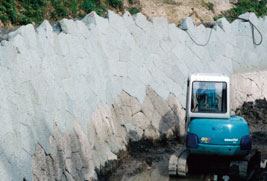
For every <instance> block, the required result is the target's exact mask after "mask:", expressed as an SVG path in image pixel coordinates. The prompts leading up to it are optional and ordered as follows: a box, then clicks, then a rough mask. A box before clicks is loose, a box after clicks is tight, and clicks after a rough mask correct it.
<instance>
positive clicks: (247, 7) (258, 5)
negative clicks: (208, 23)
mask: <svg viewBox="0 0 267 181" xmlns="http://www.w3.org/2000/svg"><path fill="white" fill-rule="evenodd" d="M235 6H236V7H234V8H232V9H230V10H228V11H225V12H223V13H222V14H221V15H219V16H216V17H214V19H215V20H217V19H219V18H221V17H225V18H226V19H227V20H228V21H229V22H232V21H234V20H235V19H236V18H237V17H238V16H239V15H241V14H243V13H246V12H254V13H255V14H256V15H257V16H258V17H262V16H265V15H267V0H239V1H238V3H236V4H235Z"/></svg>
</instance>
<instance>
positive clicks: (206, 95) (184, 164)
mask: <svg viewBox="0 0 267 181" xmlns="http://www.w3.org/2000/svg"><path fill="white" fill-rule="evenodd" d="M230 112H231V110H230V79H229V77H228V76H225V75H222V74H200V73H198V74H192V75H191V76H190V77H189V78H188V81H187V99H186V128H185V129H186V136H185V145H184V146H182V147H180V148H179V149H178V150H176V152H175V153H174V154H172V155H171V156H170V159H169V175H170V176H177V175H178V176H183V177H185V176H187V175H188V173H189V171H190V168H191V167H190V160H192V158H198V157H201V156H205V158H206V160H209V158H210V159H212V158H214V157H213V156H216V158H218V157H221V158H222V160H224V161H225V160H229V161H228V162H227V164H226V166H227V167H228V168H227V169H228V170H229V172H230V173H231V174H233V175H235V176H237V177H239V178H243V179H244V178H248V177H249V174H251V169H252V167H254V166H255V165H258V166H259V165H260V152H259V151H257V150H254V149H252V137H251V135H250V131H249V126H248V123H247V122H246V121H245V120H244V119H243V118H242V117H239V116H235V115H230ZM190 157H191V159H190ZM215 164H216V163H215ZM198 165H200V167H201V164H198ZM214 167H216V165H214Z"/></svg>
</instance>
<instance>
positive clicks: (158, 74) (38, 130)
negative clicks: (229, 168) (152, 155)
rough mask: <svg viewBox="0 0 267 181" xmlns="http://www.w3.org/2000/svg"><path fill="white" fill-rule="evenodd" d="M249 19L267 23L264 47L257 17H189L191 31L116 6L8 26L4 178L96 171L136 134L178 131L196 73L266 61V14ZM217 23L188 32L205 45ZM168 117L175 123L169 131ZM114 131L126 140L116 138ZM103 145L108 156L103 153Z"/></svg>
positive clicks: (0, 56) (203, 37)
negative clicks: (101, 12) (78, 16)
mask: <svg viewBox="0 0 267 181" xmlns="http://www.w3.org/2000/svg"><path fill="white" fill-rule="evenodd" d="M243 17H246V18H249V19H250V20H251V21H252V22H253V23H254V24H255V25H256V26H257V27H258V29H259V30H260V31H261V33H262V35H263V43H262V44H261V45H259V46H255V45H254V44H253V42H252V34H251V31H252V29H251V25H250V24H249V23H247V22H242V21H241V20H236V21H234V22H233V23H231V24H230V23H228V22H227V21H226V20H225V19H220V20H218V21H217V22H216V24H215V26H214V27H213V28H212V29H210V28H205V27H204V26H203V25H200V26H198V27H195V26H194V24H193V22H192V20H191V19H190V18H187V19H186V20H185V22H184V23H183V24H182V25H181V27H182V28H184V29H185V28H187V29H188V30H187V32H188V33H186V32H185V31H184V30H182V29H180V28H177V27H176V26H175V25H174V24H168V22H167V20H166V19H160V18H153V19H152V20H151V21H148V20H147V19H146V18H145V16H143V15H142V14H137V15H135V16H131V15H130V14H129V13H126V14H124V15H123V16H122V17H120V16H118V15H116V14H114V13H113V12H110V11H109V12H108V17H107V19H104V18H101V17H99V16H97V15H96V14H95V13H91V14H89V15H87V16H86V17H85V18H84V19H83V20H81V21H79V20H77V21H74V20H67V19H63V20H62V21H60V22H59V24H60V26H58V27H57V28H53V27H52V26H51V25H50V24H49V22H47V21H44V22H43V23H42V24H41V25H40V26H39V27H38V28H37V29H34V27H33V26H32V25H27V26H22V27H20V28H19V29H18V30H16V31H15V32H11V33H9V34H8V40H4V41H2V42H1V46H0V81H1V83H0V88H1V91H0V100H1V104H0V120H1V121H0V136H1V140H0V178H1V179H3V180H22V179H23V178H25V179H27V180H31V179H33V178H34V179H37V178H39V179H44V178H45V177H43V178H41V175H38V174H40V172H41V171H43V170H45V171H44V172H45V173H43V174H44V175H45V176H46V177H53V178H61V179H63V178H64V179H71V178H73V179H76V180H79V179H82V178H83V179H85V178H86V179H93V178H96V174H95V172H94V167H96V168H101V165H102V166H103V164H105V161H107V160H114V159H116V153H118V151H119V150H120V149H122V150H123V149H125V145H127V141H129V139H140V137H149V136H148V135H150V136H151V135H152V138H154V139H157V138H158V137H160V136H161V135H162V134H164V135H171V134H173V133H174V132H175V131H173V126H174V124H176V125H179V126H178V130H179V129H180V128H181V127H182V126H183V121H182V120H183V118H182V117H183V114H184V110H183V108H182V107H184V106H185V98H186V97H185V93H186V90H185V88H186V86H185V85H186V84H185V83H186V78H187V77H188V75H190V73H196V72H213V73H218V72H220V73H224V74H227V75H232V74H233V73H235V74H241V73H242V74H243V73H247V72H250V71H256V70H257V71H263V70H265V69H266V68H267V63H266V62H267V51H266V49H267V41H266V40H267V18H266V17H264V18H256V17H255V15H254V14H244V15H243ZM210 31H212V32H211V36H210V40H209V42H208V44H207V46H198V45H196V44H195V43H194V42H193V41H192V39H191V38H190V36H189V34H190V35H191V37H193V39H194V40H195V41H197V42H198V43H202V44H203V43H205V42H206V41H207V40H208V39H209V35H210ZM255 39H256V41H259V35H258V34H257V32H256V31H255ZM264 75H265V74H264ZM264 75H263V78H262V79H261V81H263V80H265V77H266V76H264ZM248 77H250V76H249V75H248ZM255 79H257V80H258V78H257V76H256V77H255ZM236 80H239V79H236ZM238 83H239V82H238V81H237V82H235V84H233V86H235V85H238ZM243 87H244V86H243ZM243 87H242V88H243ZM234 90H236V91H240V87H238V86H237V87H235V88H234ZM242 91H244V92H246V90H242ZM124 94H125V95H126V96H125V95H124ZM151 96H152V97H151ZM170 96H171V98H170ZM261 96H266V94H265V93H264V95H261ZM122 97H123V98H122ZM129 97H131V98H129ZM234 97H236V96H234ZM118 98H119V99H120V101H119V103H118V101H117V102H116V99H118ZM128 99H129V100H131V101H130V102H127V101H126V100H128ZM236 99H238V103H242V101H243V98H236ZM151 100H153V101H154V102H153V101H151ZM244 100H245V99H244ZM125 101H126V102H127V103H123V104H122V102H125ZM114 105H118V108H116V107H114ZM122 105H126V106H122ZM174 105H175V106H174ZM173 106H174V107H173ZM236 106H238V105H235V107H236ZM127 107H128V108H127ZM129 107H130V108H129ZM124 108H125V109H124ZM133 108H134V110H135V111H133V110H132V109H133ZM129 109H130V110H131V111H130V110H129ZM114 110H117V111H118V110H120V111H121V113H119V115H122V118H123V124H119V125H117V126H112V125H113V124H114V125H115V124H118V123H120V121H119V120H120V118H119V116H118V114H115V113H113V112H114ZM136 110H137V111H136ZM151 112H152V113H151ZM133 113H139V114H137V116H139V117H138V118H136V119H135V118H134V116H135V114H133ZM105 115H109V116H105ZM127 115H130V116H128V117H129V118H128V119H127ZM106 117H107V118H106ZM179 117H180V119H179ZM108 118H110V119H108ZM111 120H112V121H111ZM140 120H141V122H139V123H140V124H142V123H143V122H145V125H143V126H144V127H142V129H141V128H140V124H139V123H138V121H140ZM142 120H145V121H143V122H142ZM160 120H163V122H166V120H171V124H169V123H168V122H169V121H167V123H166V124H163V125H164V129H162V130H164V131H162V130H160V129H161V127H160V125H162V124H161V123H162V122H161V121H160ZM153 121H156V122H153ZM128 123H129V124H128ZM55 125H57V126H55ZM148 128H150V129H148ZM116 129H118V130H117V131H115V130H116ZM119 129H123V131H119ZM175 129H177V128H175ZM54 130H57V131H54ZM146 130H148V131H147V132H146ZM151 130H153V131H151ZM180 131H181V130H180ZM180 131H178V132H179V134H181V135H182V133H181V132H180ZM145 132H146V133H145ZM63 133H64V134H63ZM119 133H121V134H122V135H120V134H119ZM102 134H103V135H102ZM52 135H54V136H53V137H51V136H52ZM111 135H113V136H114V138H115V137H116V138H118V137H119V138H118V139H117V140H116V141H114V140H113V139H112V140H111V141H107V139H108V138H109V137H112V136H111ZM157 136H158V137H157ZM96 138H97V140H99V141H95V139H96ZM112 138H113V137H112ZM64 140H65V141H64ZM71 140H72V141H71ZM86 142H87V143H86ZM88 142H89V143H88ZM81 143H82V144H81ZM101 143H104V144H103V145H104V146H103V145H101ZM70 145H72V147H70ZM73 145H74V146H73ZM79 145H80V146H79ZM81 145H83V146H81ZM97 145H98V147H97ZM99 145H100V146H99ZM114 145H118V146H115V147H113V146H114ZM96 147H97V148H96ZM77 148H79V149H77ZM35 149H36V152H35ZM62 150H67V151H65V152H64V153H61V152H62ZM100 150H101V151H102V152H103V153H105V155H104V156H103V155H101V156H99V155H97V153H98V152H99V151H100ZM48 153H51V155H47V154H48ZM75 153H78V155H76V156H73V158H74V157H75V159H74V160H71V159H69V157H71V158H72V156H71V155H72V154H75ZM60 154H61V155H60ZM56 155H57V156H56ZM84 155H87V156H86V157H84ZM100 158H101V159H100ZM32 160H33V161H32ZM51 160H52V161H51ZM77 160H80V161H77ZM55 168H56V169H55ZM74 168H77V170H78V171H77V173H76V172H75V171H73V172H72V171H70V170H72V169H74ZM78 168H79V169H78ZM53 169H54V170H55V172H56V173H54V172H53V171H52V170H53ZM74 170H75V169H74ZM74 172H75V173H74ZM32 173H33V176H32ZM36 174H37V175H36ZM68 174H69V175H68ZM51 175H53V176H51Z"/></svg>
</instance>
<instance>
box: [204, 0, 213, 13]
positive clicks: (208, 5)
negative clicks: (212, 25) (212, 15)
mask: <svg viewBox="0 0 267 181" xmlns="http://www.w3.org/2000/svg"><path fill="white" fill-rule="evenodd" d="M201 5H202V7H204V8H206V9H208V10H211V11H214V4H213V3H212V2H207V3H206V2H205V1H204V0H202V1H201Z"/></svg>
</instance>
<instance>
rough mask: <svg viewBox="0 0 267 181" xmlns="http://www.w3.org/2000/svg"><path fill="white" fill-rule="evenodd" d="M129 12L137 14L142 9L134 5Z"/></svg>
mask: <svg viewBox="0 0 267 181" xmlns="http://www.w3.org/2000/svg"><path fill="white" fill-rule="evenodd" d="M129 12H130V13H131V14H137V13H139V12H140V10H139V9H137V8H136V7H132V8H130V9H129Z"/></svg>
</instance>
